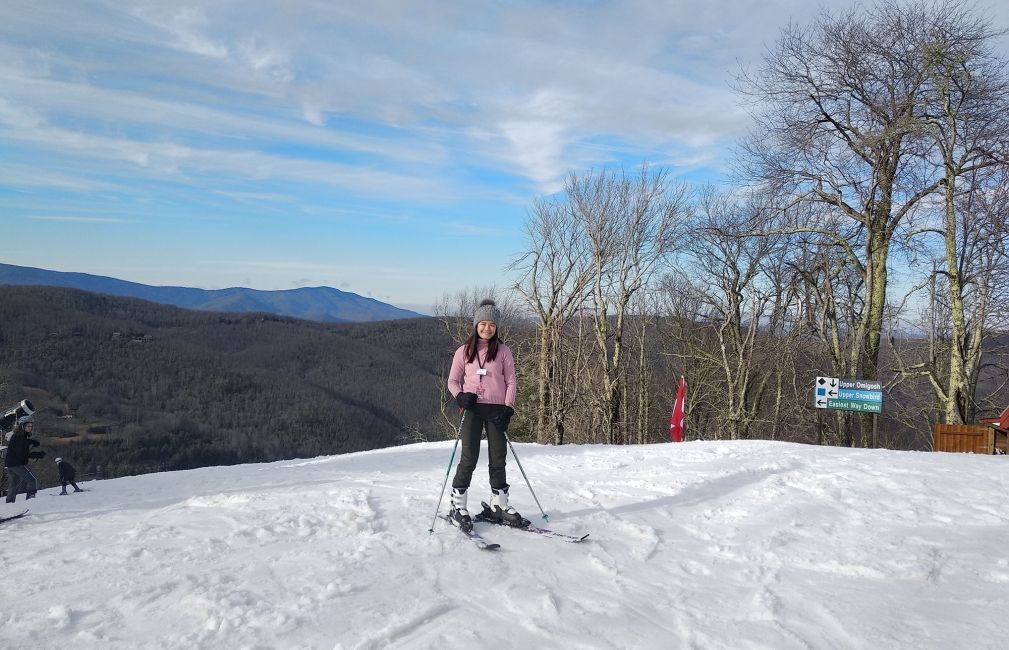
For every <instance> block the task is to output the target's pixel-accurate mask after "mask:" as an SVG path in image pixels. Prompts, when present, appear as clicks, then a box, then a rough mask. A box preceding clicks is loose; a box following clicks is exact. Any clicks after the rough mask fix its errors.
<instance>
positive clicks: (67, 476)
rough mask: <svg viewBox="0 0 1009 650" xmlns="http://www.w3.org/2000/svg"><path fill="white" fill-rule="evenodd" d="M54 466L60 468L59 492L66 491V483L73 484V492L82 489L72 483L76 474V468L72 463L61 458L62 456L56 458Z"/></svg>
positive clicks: (64, 492)
mask: <svg viewBox="0 0 1009 650" xmlns="http://www.w3.org/2000/svg"><path fill="white" fill-rule="evenodd" d="M56 467H58V468H59V469H60V483H61V484H62V485H63V491H62V492H60V494H66V493H67V483H69V484H70V485H72V486H74V492H83V491H84V490H82V489H80V488H79V487H77V484H76V483H74V477H75V476H77V470H75V469H74V466H73V465H71V464H70V463H68V462H67V461H65V460H63V459H62V458H57V459H56Z"/></svg>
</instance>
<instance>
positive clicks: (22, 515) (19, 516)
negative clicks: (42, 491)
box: [0, 508, 28, 524]
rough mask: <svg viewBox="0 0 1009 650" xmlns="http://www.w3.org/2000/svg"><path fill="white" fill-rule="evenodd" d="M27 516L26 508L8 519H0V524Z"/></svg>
mask: <svg viewBox="0 0 1009 650" xmlns="http://www.w3.org/2000/svg"><path fill="white" fill-rule="evenodd" d="M27 514H28V508H25V509H24V510H23V511H22V512H19V513H18V514H16V515H11V516H10V517H0V524H2V523H4V522H5V521H13V520H15V519H20V518H21V517H24V516H25V515H27Z"/></svg>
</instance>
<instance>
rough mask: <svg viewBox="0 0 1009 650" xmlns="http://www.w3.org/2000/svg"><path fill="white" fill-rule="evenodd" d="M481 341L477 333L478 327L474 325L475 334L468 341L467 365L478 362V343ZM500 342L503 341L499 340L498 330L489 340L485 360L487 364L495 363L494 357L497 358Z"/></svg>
mask: <svg viewBox="0 0 1009 650" xmlns="http://www.w3.org/2000/svg"><path fill="white" fill-rule="evenodd" d="M480 340H481V339H480V335H479V334H477V333H476V325H474V326H473V333H472V334H470V335H469V338H468V339H466V363H473V361H475V360H476V350H477V343H478V342H479V341H480ZM500 341H501V339H499V338H498V335H497V330H494V336H492V337H490V338H489V339H487V358H486V359H485V360H484V361H485V362H488V361H493V360H494V357H496V356H497V348H498V344H499V343H500Z"/></svg>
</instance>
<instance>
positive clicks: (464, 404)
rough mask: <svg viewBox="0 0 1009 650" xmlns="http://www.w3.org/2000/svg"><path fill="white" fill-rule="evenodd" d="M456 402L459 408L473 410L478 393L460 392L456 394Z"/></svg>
mask: <svg viewBox="0 0 1009 650" xmlns="http://www.w3.org/2000/svg"><path fill="white" fill-rule="evenodd" d="M455 403H456V404H458V405H459V408H461V409H466V410H467V411H471V410H473V407H474V406H476V393H459V394H458V395H456V396H455Z"/></svg>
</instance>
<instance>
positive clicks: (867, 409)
mask: <svg viewBox="0 0 1009 650" xmlns="http://www.w3.org/2000/svg"><path fill="white" fill-rule="evenodd" d="M813 406H815V407H816V408H818V409H831V410H834V411H858V412H859V413H882V412H883V386H882V385H881V384H880V383H879V382H878V381H874V380H868V379H838V378H837V377H817V378H816V381H815V382H814V384H813Z"/></svg>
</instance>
